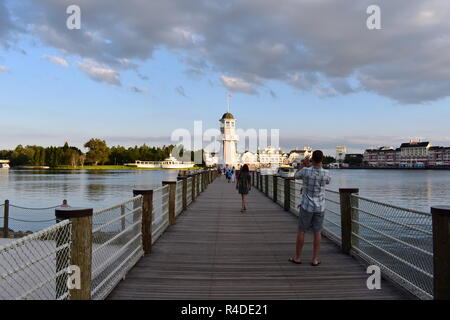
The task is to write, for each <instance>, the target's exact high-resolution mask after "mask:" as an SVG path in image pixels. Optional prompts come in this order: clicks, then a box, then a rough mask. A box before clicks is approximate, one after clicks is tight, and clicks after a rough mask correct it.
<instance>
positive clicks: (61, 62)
mask: <svg viewBox="0 0 450 320" xmlns="http://www.w3.org/2000/svg"><path fill="white" fill-rule="evenodd" d="M42 58H43V59H45V60H47V61H49V62H52V63H54V64H57V65H60V66H62V67H68V66H69V63H68V62H67V60H65V59H64V58H61V57H56V56H43V57H42Z"/></svg>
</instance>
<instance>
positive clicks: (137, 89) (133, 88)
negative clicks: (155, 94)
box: [131, 86, 148, 93]
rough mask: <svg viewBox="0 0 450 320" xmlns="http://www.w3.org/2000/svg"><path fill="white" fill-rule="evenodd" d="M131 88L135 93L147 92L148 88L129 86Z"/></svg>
mask: <svg viewBox="0 0 450 320" xmlns="http://www.w3.org/2000/svg"><path fill="white" fill-rule="evenodd" d="M131 90H132V91H133V92H135V93H145V92H148V88H140V87H135V86H133V87H131Z"/></svg>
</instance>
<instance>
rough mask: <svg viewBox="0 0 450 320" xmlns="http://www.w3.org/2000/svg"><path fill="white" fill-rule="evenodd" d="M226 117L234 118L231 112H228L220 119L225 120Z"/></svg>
mask: <svg viewBox="0 0 450 320" xmlns="http://www.w3.org/2000/svg"><path fill="white" fill-rule="evenodd" d="M224 119H234V116H233V115H232V114H231V113H229V112H226V113H224V114H223V116H222V119H220V120H224Z"/></svg>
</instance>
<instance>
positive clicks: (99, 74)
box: [78, 60, 121, 86]
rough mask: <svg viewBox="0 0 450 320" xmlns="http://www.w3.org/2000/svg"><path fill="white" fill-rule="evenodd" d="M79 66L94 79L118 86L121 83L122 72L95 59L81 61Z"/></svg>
mask: <svg viewBox="0 0 450 320" xmlns="http://www.w3.org/2000/svg"><path fill="white" fill-rule="evenodd" d="M78 68H79V69H80V70H81V71H83V72H84V73H85V74H86V75H87V76H88V77H89V78H91V79H92V80H94V81H97V82H104V83H108V84H111V85H117V86H120V85H121V82H120V74H119V73H118V72H117V71H116V70H113V69H110V68H108V67H106V66H104V65H101V64H99V63H97V62H95V61H93V60H84V61H82V62H79V63H78Z"/></svg>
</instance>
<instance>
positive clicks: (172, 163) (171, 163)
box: [161, 155, 195, 169]
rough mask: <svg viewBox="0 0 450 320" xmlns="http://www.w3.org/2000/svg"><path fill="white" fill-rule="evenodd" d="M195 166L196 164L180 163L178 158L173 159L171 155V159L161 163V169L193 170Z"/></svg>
mask: <svg viewBox="0 0 450 320" xmlns="http://www.w3.org/2000/svg"><path fill="white" fill-rule="evenodd" d="M194 166H195V163H194V162H190V161H189V162H184V161H178V160H177V159H176V158H174V157H172V155H170V157H169V158H166V159H164V161H162V162H161V168H164V169H185V168H193V167H194Z"/></svg>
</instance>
